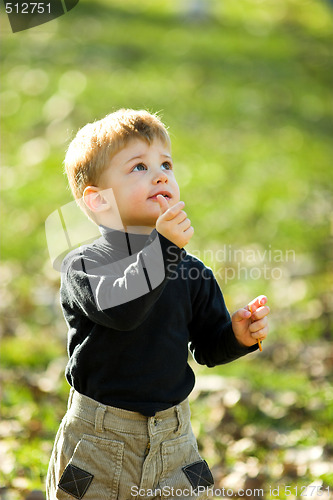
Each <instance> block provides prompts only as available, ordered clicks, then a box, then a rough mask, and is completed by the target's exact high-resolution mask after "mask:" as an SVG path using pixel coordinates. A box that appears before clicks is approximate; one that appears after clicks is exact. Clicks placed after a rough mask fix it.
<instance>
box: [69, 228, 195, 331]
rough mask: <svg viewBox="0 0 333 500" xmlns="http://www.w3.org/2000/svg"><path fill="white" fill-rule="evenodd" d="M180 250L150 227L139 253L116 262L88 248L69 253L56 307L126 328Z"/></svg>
mask: <svg viewBox="0 0 333 500" xmlns="http://www.w3.org/2000/svg"><path fill="white" fill-rule="evenodd" d="M185 254H186V252H185V250H184V249H180V248H179V247H177V246H176V245H174V244H173V243H172V242H171V241H169V240H168V239H166V238H165V237H164V236H162V235H161V234H159V233H158V232H157V231H156V230H154V231H153V232H152V233H151V235H150V236H149V238H148V240H147V242H146V245H145V246H144V248H143V249H142V250H141V251H140V252H138V253H136V254H133V255H130V256H128V257H126V258H123V259H121V260H118V261H116V262H113V261H112V259H111V258H110V259H109V261H108V259H107V258H105V255H103V258H101V255H100V254H99V253H98V251H94V249H93V248H92V249H90V250H89V251H88V252H87V251H86V252H83V253H81V254H77V253H76V254H75V253H74V255H73V256H72V257H71V256H69V257H68V258H67V259H65V261H64V264H63V269H62V284H61V301H62V306H63V307H64V308H65V309H66V308H69V309H72V310H76V311H79V313H81V314H83V315H85V316H87V317H88V318H89V319H91V320H92V321H94V322H95V323H98V324H100V325H103V326H107V327H110V328H114V329H117V330H132V329H134V328H136V327H137V326H138V325H139V324H141V323H142V321H143V320H144V319H145V318H146V316H147V315H148V313H149V311H150V310H151V308H152V307H153V305H154V303H155V302H156V300H157V299H158V297H159V296H160V294H161V293H162V290H163V288H164V286H165V284H166V282H167V280H168V278H169V277H170V276H171V275H172V273H173V272H174V269H175V268H176V267H177V265H178V263H179V262H180V261H181V260H182V259H183V258H184V256H185ZM67 312H68V311H67Z"/></svg>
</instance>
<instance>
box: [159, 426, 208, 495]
mask: <svg viewBox="0 0 333 500" xmlns="http://www.w3.org/2000/svg"><path fill="white" fill-rule="evenodd" d="M162 464H163V465H162V475H161V480H160V488H161V492H162V499H163V500H165V499H168V500H171V498H172V495H173V494H174V496H175V493H176V496H177V499H179V500H189V499H191V498H196V499H204V498H208V497H209V491H210V492H211V491H212V486H213V484H214V479H213V476H212V473H211V471H210V470H209V467H208V465H207V463H206V462H205V460H203V459H202V458H201V456H200V454H199V452H198V448H197V444H196V440H195V438H194V436H193V438H192V436H189V435H186V436H180V437H179V438H176V439H172V440H170V441H165V442H164V443H162Z"/></svg>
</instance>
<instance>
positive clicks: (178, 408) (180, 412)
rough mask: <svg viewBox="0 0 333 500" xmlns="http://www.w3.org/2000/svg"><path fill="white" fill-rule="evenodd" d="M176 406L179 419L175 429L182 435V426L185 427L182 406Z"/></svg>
mask: <svg viewBox="0 0 333 500" xmlns="http://www.w3.org/2000/svg"><path fill="white" fill-rule="evenodd" d="M175 408H176V414H177V419H178V427H177V429H176V430H175V433H176V434H178V435H180V434H181V432H182V428H183V412H182V408H181V406H180V405H177V406H176V407H175Z"/></svg>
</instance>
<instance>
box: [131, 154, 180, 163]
mask: <svg viewBox="0 0 333 500" xmlns="http://www.w3.org/2000/svg"><path fill="white" fill-rule="evenodd" d="M144 156H146V155H145V154H142V155H136V156H133V158H130V159H129V160H127V161H126V163H129V162H130V161H133V160H137V159H138V158H143V157H144ZM161 156H166V157H167V158H170V159H171V160H172V156H171V155H168V154H167V153H161Z"/></svg>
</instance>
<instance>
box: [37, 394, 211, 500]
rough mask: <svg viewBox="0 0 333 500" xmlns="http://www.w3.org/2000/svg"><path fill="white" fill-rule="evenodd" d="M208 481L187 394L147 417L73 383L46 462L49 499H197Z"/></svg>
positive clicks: (208, 486) (207, 492)
mask: <svg viewBox="0 0 333 500" xmlns="http://www.w3.org/2000/svg"><path fill="white" fill-rule="evenodd" d="M212 485H213V477H212V474H211V472H210V470H209V468H208V466H207V464H206V462H205V461H204V460H203V459H202V458H201V457H200V455H199V453H198V447H197V442H196V439H195V437H194V434H193V432H192V427H191V423H190V409H189V404H188V400H185V401H183V402H182V403H181V404H180V405H177V406H174V407H172V408H170V409H168V410H165V411H161V412H158V413H156V415H155V416H154V417H145V416H143V415H141V414H140V413H136V412H131V411H126V410H122V409H119V408H113V407H111V406H105V405H102V404H100V403H98V402H97V401H94V400H93V399H90V398H88V397H86V396H83V395H81V394H79V393H78V392H77V391H75V390H74V389H71V392H70V396H69V401H68V411H67V413H66V415H65V416H64V418H63V420H62V422H61V425H60V428H59V430H58V433H57V436H56V440H55V443H54V448H53V452H52V456H51V460H50V464H49V470H48V476H47V487H46V494H47V499H48V500H56V499H59V500H73V498H78V499H80V498H84V499H85V500H134V499H138V500H148V499H149V500H152V499H155V500H157V499H160V500H165V499H169V500H171V499H173V498H177V499H180V500H189V499H192V498H193V499H194V498H195V499H200V500H202V499H206V498H209V496H210V492H211V491H212Z"/></svg>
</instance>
